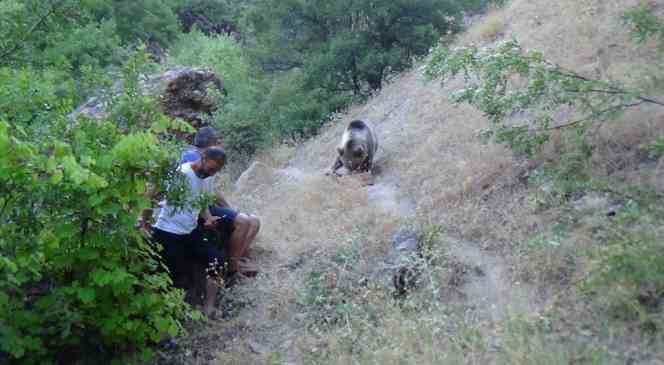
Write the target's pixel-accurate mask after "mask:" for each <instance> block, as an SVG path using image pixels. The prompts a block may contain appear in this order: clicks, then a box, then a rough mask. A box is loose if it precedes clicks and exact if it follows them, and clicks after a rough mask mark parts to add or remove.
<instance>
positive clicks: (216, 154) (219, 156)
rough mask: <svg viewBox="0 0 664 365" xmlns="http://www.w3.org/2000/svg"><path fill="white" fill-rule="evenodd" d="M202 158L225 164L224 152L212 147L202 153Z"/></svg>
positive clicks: (221, 149) (219, 148)
mask: <svg viewBox="0 0 664 365" xmlns="http://www.w3.org/2000/svg"><path fill="white" fill-rule="evenodd" d="M203 157H204V158H205V159H208V160H213V161H216V162H219V163H222V164H226V152H224V150H223V148H221V147H218V146H213V147H210V148H208V149H206V150H205V152H203Z"/></svg>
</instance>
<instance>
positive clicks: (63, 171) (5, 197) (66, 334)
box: [0, 55, 192, 363]
mask: <svg viewBox="0 0 664 365" xmlns="http://www.w3.org/2000/svg"><path fill="white" fill-rule="evenodd" d="M144 57H145V56H144V55H143V56H138V58H136V57H134V58H132V60H130V62H129V65H130V66H129V67H128V68H129V69H130V70H131V69H135V67H132V66H136V65H138V64H140V62H141V61H140V60H141V59H144ZM127 74H128V75H130V74H131V73H127ZM22 77H25V78H26V80H27V81H26V82H28V83H29V84H37V83H39V84H41V85H47V86H52V85H50V84H47V83H46V84H44V81H43V80H42V79H41V77H42V75H40V74H34V75H33V76H32V77H30V75H27V74H26V75H23V76H22ZM133 83H135V81H133ZM128 84H129V85H131V84H132V80H129V81H128ZM10 90H14V89H10ZM16 90H18V91H20V90H21V89H20V88H18V89H16ZM130 90H131V88H130ZM40 95H41V94H35V95H34V96H31V95H28V96H27V97H28V98H30V97H34V99H32V100H33V101H34V103H35V104H37V103H38V102H39V99H38V98H39V97H41V96H40ZM28 100H30V99H28ZM64 100H65V101H60V104H61V105H64V106H63V107H62V108H59V109H57V108H56V109H54V111H52V112H50V113H48V114H47V117H48V123H47V124H44V125H37V126H36V125H32V124H30V123H27V124H26V123H25V120H26V119H29V118H28V117H27V116H30V115H35V114H36V115H40V113H42V112H43V111H42V110H39V108H37V109H36V110H30V109H29V108H27V107H26V106H22V104H19V105H18V106H19V107H20V110H17V111H12V110H11V106H9V105H4V107H3V111H2V118H1V120H0V192H1V194H0V351H2V352H5V353H8V354H9V355H10V356H11V358H12V361H20V362H23V363H43V362H44V361H53V360H57V361H60V362H73V361H76V360H77V359H80V358H82V357H87V358H93V357H94V358H96V359H98V361H102V362H105V361H110V360H111V359H112V358H116V359H118V358H125V360H127V357H129V356H133V355H134V354H137V353H138V354H139V355H141V356H142V357H144V358H146V357H148V356H149V355H150V354H151V351H150V345H151V344H154V343H156V342H158V341H160V340H162V339H163V338H164V337H165V336H176V335H178V334H179V333H181V332H182V331H183V327H182V324H181V321H182V320H183V319H185V318H187V317H191V316H192V313H191V312H190V311H189V309H188V307H187V306H186V305H185V304H184V302H183V293H182V292H181V291H180V290H175V289H173V288H172V287H171V286H170V284H171V281H170V279H169V277H168V275H167V273H166V271H165V270H164V269H163V268H162V266H161V264H160V260H159V259H158V256H157V255H158V249H157V247H154V246H152V245H151V244H149V243H147V242H146V241H145V240H144V239H143V238H142V236H141V235H140V234H139V233H138V231H137V230H136V229H135V224H136V220H137V217H138V214H139V212H140V210H141V209H143V208H147V207H149V205H150V201H149V200H148V198H146V197H145V192H146V189H147V187H148V186H149V185H157V186H163V184H165V182H164V173H163V172H164V171H168V170H169V169H170V166H171V161H172V158H173V157H174V155H173V153H172V152H171V151H172V150H171V149H170V148H169V146H168V144H165V143H164V142H161V141H160V139H161V138H160V137H159V136H158V135H157V134H155V133H154V132H152V131H151V130H163V128H158V127H157V126H158V125H160V124H164V123H170V124H172V126H173V127H179V126H178V123H175V122H169V120H168V119H166V118H165V117H163V116H161V115H158V114H149V115H147V116H146V115H144V117H145V118H144V119H141V120H137V117H136V115H127V117H126V118H125V124H123V125H120V124H117V123H114V122H113V121H109V120H102V121H97V120H87V119H79V120H78V121H72V120H70V119H69V118H68V117H67V116H66V114H67V113H68V112H69V110H70V109H69V108H67V107H65V106H67V105H69V104H68V103H66V99H64ZM142 103H143V105H147V104H148V103H147V102H145V101H143V102H142ZM28 104H29V103H28V102H26V105H28ZM115 115H119V114H117V113H116V114H115ZM45 122H46V121H45ZM145 124H147V125H153V126H154V128H151V129H150V130H145V128H144V125H145Z"/></svg>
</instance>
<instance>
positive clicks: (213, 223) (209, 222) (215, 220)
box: [203, 216, 221, 229]
mask: <svg viewBox="0 0 664 365" xmlns="http://www.w3.org/2000/svg"><path fill="white" fill-rule="evenodd" d="M220 219H221V217H217V216H210V217H208V218H207V219H206V220H205V223H203V226H204V227H205V228H206V229H215V228H217V224H219V220H220Z"/></svg>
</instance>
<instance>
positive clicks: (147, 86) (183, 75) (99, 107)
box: [70, 67, 224, 128]
mask: <svg viewBox="0 0 664 365" xmlns="http://www.w3.org/2000/svg"><path fill="white" fill-rule="evenodd" d="M140 89H141V92H142V93H143V94H144V95H152V96H154V97H156V98H157V99H158V100H159V102H160V104H161V106H162V109H163V111H164V113H165V114H167V115H169V116H170V117H173V118H182V119H184V120H186V121H188V122H189V123H191V124H192V125H193V126H194V127H196V128H198V127H201V126H203V125H205V124H206V123H205V122H206V120H207V119H208V118H209V116H210V115H211V114H212V112H213V111H214V110H215V109H216V108H217V107H219V106H218V105H216V98H215V97H214V96H213V93H212V92H211V91H213V90H216V91H218V92H224V84H223V82H222V81H221V80H220V79H219V78H218V77H217V76H216V75H215V74H214V73H212V72H211V71H209V70H205V69H197V68H190V67H177V68H173V69H170V70H167V71H165V72H163V73H161V74H158V75H152V76H148V77H147V78H146V79H145V80H143V81H142V82H141V83H140ZM120 93H122V83H120V82H117V83H116V84H115V85H114V86H113V88H112V89H111V91H110V94H111V95H112V96H117V95H119V94H120ZM107 112H108V99H106V98H101V97H91V98H89V99H88V100H87V101H86V102H85V103H84V104H82V105H80V106H79V107H78V108H76V110H75V111H74V112H73V113H72V114H71V115H70V117H71V118H73V119H76V118H77V117H79V116H81V115H83V116H87V117H89V118H93V119H102V118H104V117H105V116H106V115H107Z"/></svg>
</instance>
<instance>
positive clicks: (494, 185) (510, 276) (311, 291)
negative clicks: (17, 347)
mask: <svg viewBox="0 0 664 365" xmlns="http://www.w3.org/2000/svg"><path fill="white" fill-rule="evenodd" d="M639 3H640V1H639V0H560V1H555V2H552V1H545V0H513V1H511V2H509V3H508V4H507V5H506V6H505V7H504V8H501V9H496V10H493V11H492V12H491V14H489V15H487V16H486V18H485V19H486V20H485V21H480V22H479V23H478V24H476V25H475V26H473V27H472V28H471V29H469V30H468V32H467V33H466V34H464V35H463V36H462V37H461V38H460V39H459V40H458V41H457V42H458V43H459V44H467V43H470V42H473V43H483V44H487V43H491V42H494V41H495V40H496V39H497V38H498V39H500V38H510V37H514V38H516V39H518V40H519V42H520V43H521V44H522V45H524V47H526V48H537V49H539V50H542V51H543V53H544V54H545V55H546V57H547V58H549V59H550V60H551V61H553V62H556V63H558V64H561V65H563V66H565V67H567V68H570V69H573V70H578V71H580V72H582V73H583V74H585V75H587V76H590V77H600V78H612V79H617V80H622V81H625V82H627V83H634V84H636V83H639V82H641V81H642V79H641V78H642V76H643V74H642V70H649V69H661V67H662V66H663V65H662V60H663V59H662V57H661V54H659V53H658V52H657V50H656V45H654V44H646V45H639V44H636V43H634V42H633V41H632V40H630V38H629V36H628V34H627V33H626V31H625V28H624V26H623V25H622V24H621V22H620V16H621V15H622V14H623V12H624V11H625V10H626V9H628V8H629V7H631V6H634V5H638V4H639ZM650 3H652V4H653V5H654V6H655V8H656V9H657V10H658V11H661V10H662V9H663V8H664V2H663V1H653V0H651V1H650ZM461 87H463V84H462V83H461V82H460V81H454V82H451V83H448V84H446V85H445V87H441V86H440V85H439V84H438V83H437V82H428V81H426V80H424V78H423V77H422V75H421V69H419V68H415V69H413V70H412V71H410V72H407V73H404V74H403V75H400V76H398V77H396V78H395V79H394V80H392V82H391V83H390V84H389V85H387V86H386V87H385V88H384V90H383V91H382V92H381V93H380V94H378V95H376V96H375V97H373V98H372V99H371V100H369V101H368V102H367V103H366V104H364V105H358V106H355V107H353V108H351V109H350V110H349V111H348V112H347V113H346V114H345V115H342V116H340V117H339V118H338V120H336V121H335V122H334V123H332V124H331V125H329V126H328V128H327V129H326V130H324V131H323V132H322V133H321V134H320V136H319V137H317V138H315V139H313V140H311V141H309V142H307V143H305V144H304V145H302V146H299V147H298V148H297V149H292V148H288V147H281V148H278V149H274V150H272V151H269V152H268V153H265V154H264V155H263V156H260V157H259V158H258V161H260V165H257V168H256V169H257V170H259V171H258V172H256V173H255V174H254V175H252V176H253V179H252V181H251V182H250V185H245V186H242V187H241V188H238V189H236V190H235V193H234V194H232V195H231V201H232V202H235V203H237V204H238V205H239V206H240V207H241V208H242V209H243V210H246V211H251V212H256V213H257V214H258V215H259V216H261V218H262V220H263V222H264V225H263V229H262V232H261V234H260V236H259V241H258V243H257V247H256V249H255V257H256V258H257V260H259V262H260V263H261V265H262V266H263V267H264V270H263V272H262V274H261V275H260V276H259V277H258V278H257V279H255V280H248V281H246V282H245V283H244V284H243V285H240V286H238V287H236V288H234V289H233V290H230V291H229V292H227V293H225V296H224V303H225V305H226V306H227V310H228V311H229V312H230V313H231V314H232V315H231V318H230V319H226V320H222V321H216V322H213V323H212V324H211V325H208V326H206V327H205V328H203V329H201V330H200V331H199V332H196V333H194V335H193V336H192V339H191V340H190V341H192V342H196V341H199V342H201V341H202V342H203V343H206V344H208V345H210V346H212V347H214V348H215V349H216V352H215V353H213V354H212V355H210V354H208V355H209V359H207V360H206V359H205V358H203V357H200V356H202V355H200V356H199V357H198V358H197V360H196V359H194V360H195V361H196V363H199V362H198V361H202V362H205V361H208V362H212V363H214V362H217V363H220V364H231V363H236V364H253V363H256V364H258V363H266V364H278V363H294V364H308V363H335V364H375V363H379V364H403V363H422V364H439V363H464V364H486V363H510V364H516V363H519V364H521V363H528V364H543V363H547V364H563V363H564V364H571V363H610V362H611V361H613V360H615V361H617V362H618V363H621V362H623V363H624V361H628V360H626V359H632V360H636V361H637V362H638V361H642V362H644V363H645V362H650V363H664V357H663V356H664V354H663V353H662V350H661V349H662V348H664V347H661V348H660V349H659V350H657V347H656V346H654V345H650V346H646V345H645V342H642V341H645V340H643V339H641V338H640V337H639V336H630V335H629V334H625V333H611V334H610V335H609V336H608V337H610V338H611V339H610V340H608V341H603V340H596V339H594V338H593V336H590V337H588V336H585V335H584V333H585V332H584V331H586V332H587V330H585V329H583V328H578V327H575V326H576V323H575V322H578V323H581V322H583V318H580V316H582V315H584V314H585V313H587V312H586V310H587V306H586V303H585V302H584V301H583V300H581V297H579V296H577V295H575V294H573V293H574V292H573V291H565V290H567V289H568V288H569V285H570V282H572V281H573V280H574V279H575V278H576V276H581V275H582V274H583V269H582V266H576V265H580V263H575V262H571V261H574V260H573V259H574V257H576V256H577V255H578V250H580V246H581V245H582V244H583V242H585V241H584V237H585V236H584V234H586V233H587V232H585V233H584V232H583V230H579V231H576V232H573V235H576V236H574V237H575V240H576V241H575V242H576V243H578V245H572V246H565V248H564V250H563V249H562V248H561V249H560V250H558V249H547V250H540V251H536V252H531V251H524V250H523V247H524V243H525V242H531V241H533V237H538V234H541V233H542V232H545V231H547V230H548V229H549V228H550V227H551V225H552V222H556V221H558V220H559V219H560V218H561V216H562V215H563V214H564V211H563V209H549V210H542V209H541V205H540V204H539V199H540V197H541V196H542V194H543V193H542V191H541V189H540V188H539V187H535V186H531V185H529V184H528V183H527V180H526V179H524V178H523V177H524V175H525V174H526V173H527V172H528V171H529V170H530V169H531V168H532V167H533V165H536V164H538V163H541V162H545V161H554V160H556V158H557V157H556V156H557V155H558V153H559V152H560V151H561V150H563V149H565V148H566V146H565V143H564V141H563V140H562V139H560V140H555V139H554V141H553V142H552V143H550V145H548V146H547V150H546V152H545V153H544V154H543V155H542V156H540V157H539V158H538V159H537V160H536V161H534V162H533V161H523V160H518V159H515V158H514V157H513V156H512V154H511V152H510V151H508V150H507V149H505V148H503V147H501V146H498V145H494V144H482V143H480V141H479V139H478V138H477V132H478V130H480V129H481V128H484V127H486V125H487V121H486V120H485V118H483V116H482V115H481V114H480V113H479V112H477V111H476V110H474V109H472V108H470V107H468V106H464V105H455V104H453V103H452V102H451V101H449V100H448V97H447V96H448V95H449V94H450V93H451V92H453V91H454V90H457V89H459V88H461ZM353 119H366V120H369V121H372V122H373V123H374V125H375V126H376V129H377V134H378V138H379V140H380V144H381V148H380V150H379V152H378V162H377V163H378V166H379V168H380V174H379V176H378V179H377V185H376V186H375V187H372V188H365V187H361V186H360V184H359V182H358V181H356V180H354V179H352V178H343V179H340V180H335V179H332V178H327V177H325V176H323V170H324V169H325V168H326V167H328V166H329V164H331V163H332V160H333V158H334V146H335V145H336V143H337V140H338V138H339V136H340V135H341V132H342V130H343V128H344V127H345V124H346V123H347V122H349V121H350V120H353ZM663 133H664V113H662V112H661V111H659V110H656V109H647V108H644V109H640V110H635V111H630V112H629V113H627V114H625V115H624V116H623V117H622V118H621V119H620V120H618V121H616V122H615V123H606V124H604V125H603V126H602V127H601V128H600V129H599V130H598V132H597V134H596V137H595V138H596V141H597V145H598V146H599V147H598V148H599V153H597V154H596V156H598V157H596V158H595V160H593V164H592V169H593V173H594V174H595V175H597V176H611V177H613V178H619V179H623V180H628V181H635V182H639V183H641V184H649V185H653V186H655V187H656V188H659V189H661V187H658V184H660V185H661V184H664V181H662V179H661V178H660V179H658V177H659V176H662V175H661V171H662V169H663V168H664V166H659V165H662V163H660V164H659V165H658V166H656V167H653V166H650V167H649V168H647V169H646V168H640V166H642V164H641V159H642V155H643V153H642V150H643V146H645V145H647V144H648V143H650V142H651V141H653V140H654V139H655V138H656V137H659V136H661V135H662V134H663ZM230 188H231V186H230V185H228V184H227V187H226V189H227V190H229V189H230ZM588 219H589V220H590V219H592V217H591V214H590V213H589V218H588ZM407 224H410V225H415V226H418V227H429V228H425V229H432V228H431V227H432V226H439V227H442V231H443V233H442V235H441V236H440V237H438V238H432V240H431V242H429V243H430V244H431V245H432V246H433V247H434V250H433V251H434V254H433V256H434V258H435V259H434V260H431V261H427V262H426V263H425V267H424V272H425V274H426V276H427V277H426V278H425V280H423V283H422V284H421V286H420V289H418V290H417V291H416V292H415V293H413V295H412V296H411V298H410V299H408V300H405V301H398V300H395V299H393V298H392V296H391V293H390V292H389V290H387V289H385V288H384V287H383V286H381V285H380V284H379V283H377V282H374V281H373V279H372V273H374V272H375V267H376V266H377V265H379V263H380V262H381V260H382V258H383V256H384V255H385V254H386V252H387V251H388V250H389V247H390V237H391V235H392V234H393V233H394V232H395V231H396V230H397V229H398V228H399V227H400V226H402V225H407ZM570 260H571V261H570ZM489 279H491V280H494V279H495V280H497V281H498V282H496V283H491V282H490V280H489ZM523 281H527V282H528V283H523ZM493 286H499V287H500V288H499V289H492V287H493ZM492 290H493V292H495V293H497V294H495V295H496V296H497V297H496V298H495V299H496V303H489V304H488V305H487V304H483V302H482V300H481V299H482V298H477V297H474V296H482V295H483V291H486V292H487V293H489V292H492ZM560 290H563V291H562V293H564V295H562V296H560V295H555V294H556V293H558V294H559V293H561V292H560ZM521 291H523V292H527V293H526V294H524V295H525V299H526V300H525V301H526V302H527V305H521V304H520V303H521V302H523V300H522V299H523V298H517V297H518V295H517V293H518V292H521ZM487 295H489V294H487ZM561 297H562V299H561ZM485 299H486V298H485ZM492 305H493V307H492ZM495 305H498V306H499V308H498V309H496V308H495ZM554 307H558V308H562V309H561V310H559V311H554V312H550V310H551V309H552V308H554ZM228 308H234V309H232V310H231V309H228ZM487 311H497V312H498V313H499V315H497V316H488V317H487V316H485V314H486V312H487ZM575 311H578V313H576V314H575ZM551 313H557V314H551ZM552 322H555V323H553V324H552ZM543 327H545V328H549V331H548V332H546V331H545V332H543V333H542V332H540V331H539V329H541V328H543ZM579 333H580V334H579ZM561 334H562V335H563V336H564V335H565V334H567V335H568V337H569V338H570V339H575V340H572V342H573V343H574V344H573V345H569V344H564V343H561V342H559V341H556V340H554V339H555V338H558V337H556V336H557V335H561ZM584 336H585V337H584ZM576 339H578V341H576ZM630 341H633V342H630ZM645 354H647V356H646V355H645ZM211 359H214V360H211ZM611 359H613V360H611ZM190 360H192V359H191V358H190ZM194 360H192V363H193V361H194Z"/></svg>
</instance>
